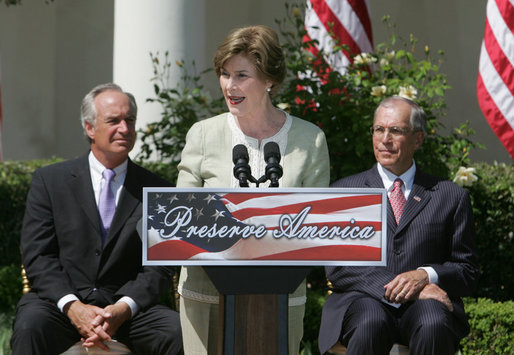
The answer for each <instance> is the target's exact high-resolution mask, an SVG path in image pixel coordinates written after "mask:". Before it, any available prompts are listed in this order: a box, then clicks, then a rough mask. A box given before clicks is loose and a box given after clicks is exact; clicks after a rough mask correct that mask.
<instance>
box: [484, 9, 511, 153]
mask: <svg viewBox="0 0 514 355" xmlns="http://www.w3.org/2000/svg"><path fill="white" fill-rule="evenodd" d="M477 97H478V104H479V106H480V108H481V110H482V113H483V114H484V116H485V118H486V119H487V122H488V123H489V125H490V126H491V128H492V129H493V131H494V133H495V134H496V135H497V136H498V138H499V139H500V141H501V142H502V144H503V145H504V146H505V149H507V151H508V152H509V154H510V155H511V157H512V158H514V0H489V1H488V2H487V15H486V23H485V33H484V41H483V42H482V48H481V51H480V64H479V71H478V79H477Z"/></svg>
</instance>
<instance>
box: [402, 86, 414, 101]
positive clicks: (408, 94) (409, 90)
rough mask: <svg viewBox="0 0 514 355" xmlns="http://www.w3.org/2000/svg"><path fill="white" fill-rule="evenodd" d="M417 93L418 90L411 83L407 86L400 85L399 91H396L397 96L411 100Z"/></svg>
mask: <svg viewBox="0 0 514 355" xmlns="http://www.w3.org/2000/svg"><path fill="white" fill-rule="evenodd" d="M417 95H418V90H416V88H415V87H414V86H412V85H409V86H408V87H405V86H400V91H399V92H398V96H401V97H404V98H406V99H410V100H413V99H415V98H416V96H417Z"/></svg>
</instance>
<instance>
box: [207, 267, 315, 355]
mask: <svg viewBox="0 0 514 355" xmlns="http://www.w3.org/2000/svg"><path fill="white" fill-rule="evenodd" d="M311 269H312V268H311V267H310V266H280V267H277V266H208V267H204V270H205V272H206V273H207V275H208V276H209V278H210V279H211V281H212V282H213V283H214V286H216V288H217V290H218V292H219V293H220V327H219V329H220V333H219V341H218V344H219V345H218V354H220V355H221V354H223V355H234V354H247V355H253V354H270V355H273V354H276V355H287V354H288V351H289V344H288V300H289V298H288V294H290V293H292V292H294V291H295V290H296V289H297V288H298V286H299V285H300V284H301V282H302V281H303V279H305V277H306V276H307V274H308V273H309V272H310V270H311Z"/></svg>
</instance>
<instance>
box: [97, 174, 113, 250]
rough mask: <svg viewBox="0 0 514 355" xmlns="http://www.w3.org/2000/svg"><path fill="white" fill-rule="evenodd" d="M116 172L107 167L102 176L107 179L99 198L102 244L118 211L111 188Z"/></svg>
mask: <svg viewBox="0 0 514 355" xmlns="http://www.w3.org/2000/svg"><path fill="white" fill-rule="evenodd" d="M115 175H116V173H115V172H114V170H112V169H105V170H104V171H103V172H102V176H103V177H104V179H105V184H104V186H103V187H102V190H100V197H99V198H98V211H99V212H100V218H101V219H102V244H103V242H104V241H105V236H106V235H107V232H109V228H110V227H111V223H112V219H113V217H114V212H116V201H115V199H114V194H113V192H112V188H111V182H112V181H113V178H114V176H115Z"/></svg>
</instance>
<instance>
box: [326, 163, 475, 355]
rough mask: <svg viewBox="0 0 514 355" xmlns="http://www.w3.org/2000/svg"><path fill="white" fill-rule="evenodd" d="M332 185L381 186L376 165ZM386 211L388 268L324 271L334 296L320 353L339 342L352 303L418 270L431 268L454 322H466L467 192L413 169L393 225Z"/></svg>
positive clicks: (471, 247) (471, 271)
mask: <svg viewBox="0 0 514 355" xmlns="http://www.w3.org/2000/svg"><path fill="white" fill-rule="evenodd" d="M331 186H332V187H366V188H368V187H369V188H384V185H383V183H382V179H381V178H380V175H379V173H378V170H377V166H376V165H375V166H374V167H373V168H372V169H370V170H367V171H365V172H363V173H360V174H357V175H353V176H350V177H347V178H344V179H341V180H339V181H336V182H335V183H333V184H332V185H331ZM387 208H388V210H387V266H385V267H327V268H326V273H327V277H328V279H329V280H330V281H331V282H332V285H333V286H334V288H335V292H334V293H333V294H332V295H330V296H329V297H328V299H327V301H326V303H325V306H324V308H323V315H322V320H321V327H320V335H319V347H320V351H321V353H322V354H323V353H324V352H325V351H327V350H328V349H329V348H331V347H332V346H333V345H334V344H335V343H336V342H337V341H338V339H339V336H340V334H341V326H342V323H343V318H344V315H345V312H346V310H347V308H348V306H349V305H350V304H351V303H352V302H353V300H355V299H356V298H358V297H361V296H362V295H368V296H371V297H374V298H376V299H378V300H380V299H382V298H383V296H384V285H385V284H387V283H388V282H390V281H391V280H392V279H393V278H394V277H395V276H396V275H398V274H400V273H402V272H406V271H410V270H415V269H416V268H418V267H420V266H431V267H433V268H434V270H435V271H436V272H437V274H438V275H439V286H440V287H441V288H442V289H444V290H445V291H446V292H447V293H448V296H449V297H450V299H451V300H452V303H453V305H454V314H455V316H456V317H457V318H456V319H457V321H462V322H467V320H466V316H465V314H464V307H463V304H462V301H461V299H460V297H461V296H465V295H470V294H471V293H472V292H473V290H474V288H475V286H476V283H477V277H478V261H477V253H476V247H475V242H474V238H475V230H474V222H473V214H472V208H471V202H470V199H469V196H468V194H467V192H466V190H464V189H462V188H461V187H459V186H457V185H456V184H454V183H452V182H450V181H448V180H443V179H440V178H437V177H435V176H431V175H427V174H424V173H422V172H421V171H419V169H418V170H417V172H416V175H415V178H414V185H413V186H412V191H411V192H410V194H409V198H408V200H407V204H406V206H405V210H404V212H403V214H402V217H401V219H400V224H399V225H398V226H397V225H396V222H395V220H394V215H393V210H392V208H391V205H390V204H389V203H388V207H387Z"/></svg>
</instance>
